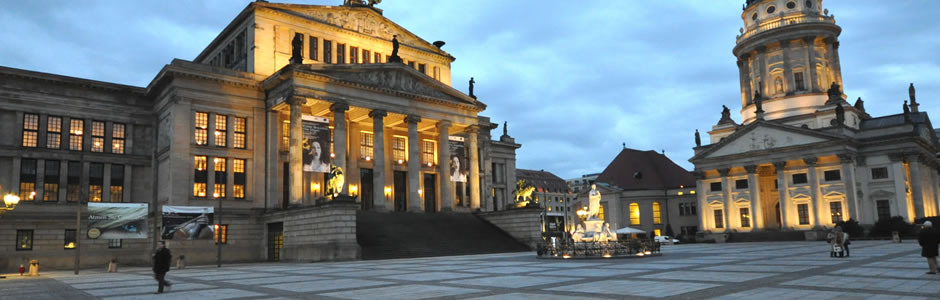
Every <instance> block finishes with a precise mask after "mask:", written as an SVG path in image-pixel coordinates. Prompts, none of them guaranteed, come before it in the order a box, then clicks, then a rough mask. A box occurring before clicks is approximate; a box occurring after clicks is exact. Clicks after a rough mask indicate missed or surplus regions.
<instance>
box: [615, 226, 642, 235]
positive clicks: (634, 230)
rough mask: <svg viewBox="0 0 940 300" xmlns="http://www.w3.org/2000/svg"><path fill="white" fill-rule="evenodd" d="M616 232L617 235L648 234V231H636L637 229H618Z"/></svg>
mask: <svg viewBox="0 0 940 300" xmlns="http://www.w3.org/2000/svg"><path fill="white" fill-rule="evenodd" d="M615 232H616V233H617V234H634V233H646V231H643V230H639V229H636V228H630V227H624V228H620V229H617V231H615Z"/></svg>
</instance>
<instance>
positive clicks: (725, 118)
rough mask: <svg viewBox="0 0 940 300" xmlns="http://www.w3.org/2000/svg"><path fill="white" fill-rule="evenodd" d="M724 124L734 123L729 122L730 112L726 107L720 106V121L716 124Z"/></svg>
mask: <svg viewBox="0 0 940 300" xmlns="http://www.w3.org/2000/svg"><path fill="white" fill-rule="evenodd" d="M724 123H734V121H732V120H731V110H730V109H728V107H727V106H724V105H722V106H721V119H720V120H718V124H724Z"/></svg>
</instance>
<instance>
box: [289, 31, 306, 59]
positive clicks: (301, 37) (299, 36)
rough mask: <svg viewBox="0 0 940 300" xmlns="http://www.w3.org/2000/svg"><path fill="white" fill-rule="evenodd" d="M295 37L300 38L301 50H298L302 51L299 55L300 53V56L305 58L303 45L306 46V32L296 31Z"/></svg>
mask: <svg viewBox="0 0 940 300" xmlns="http://www.w3.org/2000/svg"><path fill="white" fill-rule="evenodd" d="M294 39H300V51H298V52H300V53H298V55H300V57H301V58H303V56H304V50H303V47H304V34H303V33H300V32H295V33H294ZM291 42H293V40H291Z"/></svg>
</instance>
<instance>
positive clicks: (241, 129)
mask: <svg viewBox="0 0 940 300" xmlns="http://www.w3.org/2000/svg"><path fill="white" fill-rule="evenodd" d="M247 123H248V120H247V119H245V118H239V117H235V118H234V124H233V125H234V127H235V128H234V130H235V133H234V134H233V135H232V146H233V147H235V148H238V149H245V133H246V131H247Z"/></svg>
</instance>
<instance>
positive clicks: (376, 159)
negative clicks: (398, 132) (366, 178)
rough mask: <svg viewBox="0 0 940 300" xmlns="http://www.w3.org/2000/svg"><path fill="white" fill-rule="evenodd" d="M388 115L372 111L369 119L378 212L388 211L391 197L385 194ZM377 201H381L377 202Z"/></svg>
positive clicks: (373, 191) (373, 182) (373, 179)
mask: <svg viewBox="0 0 940 300" xmlns="http://www.w3.org/2000/svg"><path fill="white" fill-rule="evenodd" d="M387 115H388V113H387V112H386V111H384V110H372V111H370V112H369V117H372V137H373V140H374V141H373V142H372V154H373V158H372V165H373V167H372V199H373V207H374V208H375V210H377V211H385V210H388V201H389V197H390V195H387V194H386V193H385V187H386V184H387V183H386V174H385V168H386V166H385V116H387ZM375 199H379V200H378V201H376V200H375Z"/></svg>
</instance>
